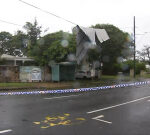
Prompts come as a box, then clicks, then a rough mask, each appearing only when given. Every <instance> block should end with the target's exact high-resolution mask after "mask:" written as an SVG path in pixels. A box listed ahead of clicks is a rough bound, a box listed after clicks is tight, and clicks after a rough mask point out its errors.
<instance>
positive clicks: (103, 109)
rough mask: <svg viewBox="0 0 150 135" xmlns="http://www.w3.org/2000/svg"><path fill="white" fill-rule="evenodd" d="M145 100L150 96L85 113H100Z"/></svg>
mask: <svg viewBox="0 0 150 135" xmlns="http://www.w3.org/2000/svg"><path fill="white" fill-rule="evenodd" d="M147 98H150V96H147V97H143V98H139V99H136V100H132V101H128V102H125V103H122V104H118V105H113V106H109V107H106V108H102V109H98V110H94V111H90V112H87V113H88V114H90V113H95V112H101V111H105V110H109V109H112V108H115V107H119V106H122V105H126V104H130V103H134V102H137V101H140V100H144V99H147Z"/></svg>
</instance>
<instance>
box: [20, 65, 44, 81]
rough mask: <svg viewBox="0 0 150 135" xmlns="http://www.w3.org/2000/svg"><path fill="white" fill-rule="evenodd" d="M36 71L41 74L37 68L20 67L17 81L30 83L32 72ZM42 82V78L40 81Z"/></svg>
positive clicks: (39, 68)
mask: <svg viewBox="0 0 150 135" xmlns="http://www.w3.org/2000/svg"><path fill="white" fill-rule="evenodd" d="M34 69H36V70H37V69H38V70H39V72H41V74H42V69H41V67H39V66H20V74H19V79H20V81H21V82H32V79H33V78H32V71H33V70H34ZM39 80H41V81H42V77H40V79H39Z"/></svg>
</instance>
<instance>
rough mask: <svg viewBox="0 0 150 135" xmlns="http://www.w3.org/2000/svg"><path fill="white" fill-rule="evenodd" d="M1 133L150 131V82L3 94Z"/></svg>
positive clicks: (122, 134) (137, 134)
mask: <svg viewBox="0 0 150 135" xmlns="http://www.w3.org/2000/svg"><path fill="white" fill-rule="evenodd" d="M0 134H6V135H7V134H8V135H150V85H145V86H138V87H128V88H116V89H107V90H101V91H95V92H85V93H76V94H75V93H71V94H59V95H49V94H46V95H21V96H0Z"/></svg>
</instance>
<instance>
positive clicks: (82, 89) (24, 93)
mask: <svg viewBox="0 0 150 135" xmlns="http://www.w3.org/2000/svg"><path fill="white" fill-rule="evenodd" d="M144 84H150V81H144V82H134V83H128V84H117V85H110V86H101V87H93V88H79V89H61V90H42V91H28V92H3V93H0V96H4V95H32V94H57V93H73V92H86V91H96V90H104V89H113V88H123V87H130V86H138V85H144Z"/></svg>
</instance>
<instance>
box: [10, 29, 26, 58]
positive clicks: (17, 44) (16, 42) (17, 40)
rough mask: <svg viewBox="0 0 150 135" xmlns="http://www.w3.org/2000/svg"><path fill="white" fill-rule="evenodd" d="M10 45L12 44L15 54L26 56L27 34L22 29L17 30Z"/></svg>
mask: <svg viewBox="0 0 150 135" xmlns="http://www.w3.org/2000/svg"><path fill="white" fill-rule="evenodd" d="M11 44H12V46H14V48H15V50H14V55H15V56H27V46H28V36H27V35H26V34H25V33H23V32H22V31H17V32H16V34H15V35H14V36H13V37H12V41H11Z"/></svg>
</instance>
